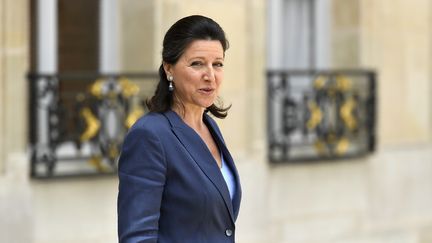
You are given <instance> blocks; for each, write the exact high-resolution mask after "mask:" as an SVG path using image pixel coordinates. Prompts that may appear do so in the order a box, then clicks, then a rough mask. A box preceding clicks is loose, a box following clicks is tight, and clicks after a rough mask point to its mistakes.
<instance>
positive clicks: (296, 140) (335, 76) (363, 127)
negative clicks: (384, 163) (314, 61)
mask: <svg viewBox="0 0 432 243" xmlns="http://www.w3.org/2000/svg"><path fill="white" fill-rule="evenodd" d="M267 91H268V93H267V95H268V98H267V99H268V103H267V110H268V128H267V129H268V153H269V154H268V155H269V159H270V161H271V162H276V163H278V162H299V161H312V160H322V159H340V158H352V157H358V156H362V155H366V154H368V153H371V152H373V151H374V149H375V120H376V74H375V72H373V71H365V70H339V71H315V70H270V71H268V72H267Z"/></svg>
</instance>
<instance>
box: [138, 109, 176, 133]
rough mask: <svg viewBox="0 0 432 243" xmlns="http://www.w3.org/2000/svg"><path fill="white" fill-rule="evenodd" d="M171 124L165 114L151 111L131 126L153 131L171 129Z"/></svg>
mask: <svg viewBox="0 0 432 243" xmlns="http://www.w3.org/2000/svg"><path fill="white" fill-rule="evenodd" d="M170 127H171V126H170V124H169V122H168V120H167V119H166V118H165V116H164V115H162V114H161V113H157V112H150V113H147V114H145V115H144V116H142V117H141V118H139V119H138V120H137V121H136V122H135V124H134V125H133V126H132V127H131V128H130V131H131V130H134V129H138V128H139V129H143V128H144V129H150V130H152V131H158V132H159V131H163V130H170Z"/></svg>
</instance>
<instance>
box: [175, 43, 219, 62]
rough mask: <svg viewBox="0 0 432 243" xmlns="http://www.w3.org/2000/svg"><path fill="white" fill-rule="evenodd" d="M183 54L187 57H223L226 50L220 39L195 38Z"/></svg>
mask: <svg viewBox="0 0 432 243" xmlns="http://www.w3.org/2000/svg"><path fill="white" fill-rule="evenodd" d="M183 56H184V57H186V58H194V57H213V58H223V56H224V51H223V47H222V44H221V43H220V42H219V41H218V40H194V41H192V42H191V43H190V44H189V45H188V47H186V49H185V52H184V54H183Z"/></svg>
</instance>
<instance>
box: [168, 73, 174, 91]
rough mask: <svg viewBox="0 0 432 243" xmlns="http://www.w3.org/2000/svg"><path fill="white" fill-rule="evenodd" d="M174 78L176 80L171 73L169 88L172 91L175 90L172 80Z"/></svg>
mask: <svg viewBox="0 0 432 243" xmlns="http://www.w3.org/2000/svg"><path fill="white" fill-rule="evenodd" d="M173 80H174V78H173V76H171V75H170V76H168V81H169V85H168V90H169V91H171V92H172V91H173V90H174V86H173V82H172V81H173Z"/></svg>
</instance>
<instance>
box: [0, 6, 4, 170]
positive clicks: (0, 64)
mask: <svg viewBox="0 0 432 243" xmlns="http://www.w3.org/2000/svg"><path fill="white" fill-rule="evenodd" d="M4 5H5V4H4V1H0V175H1V174H3V172H4V160H5V155H4V139H5V138H4V122H3V120H4V106H5V101H4V94H3V93H4V90H5V87H4V75H3V74H4V55H3V53H4V43H3V39H4V32H5V31H4V23H5V16H4V13H5V6H4Z"/></svg>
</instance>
